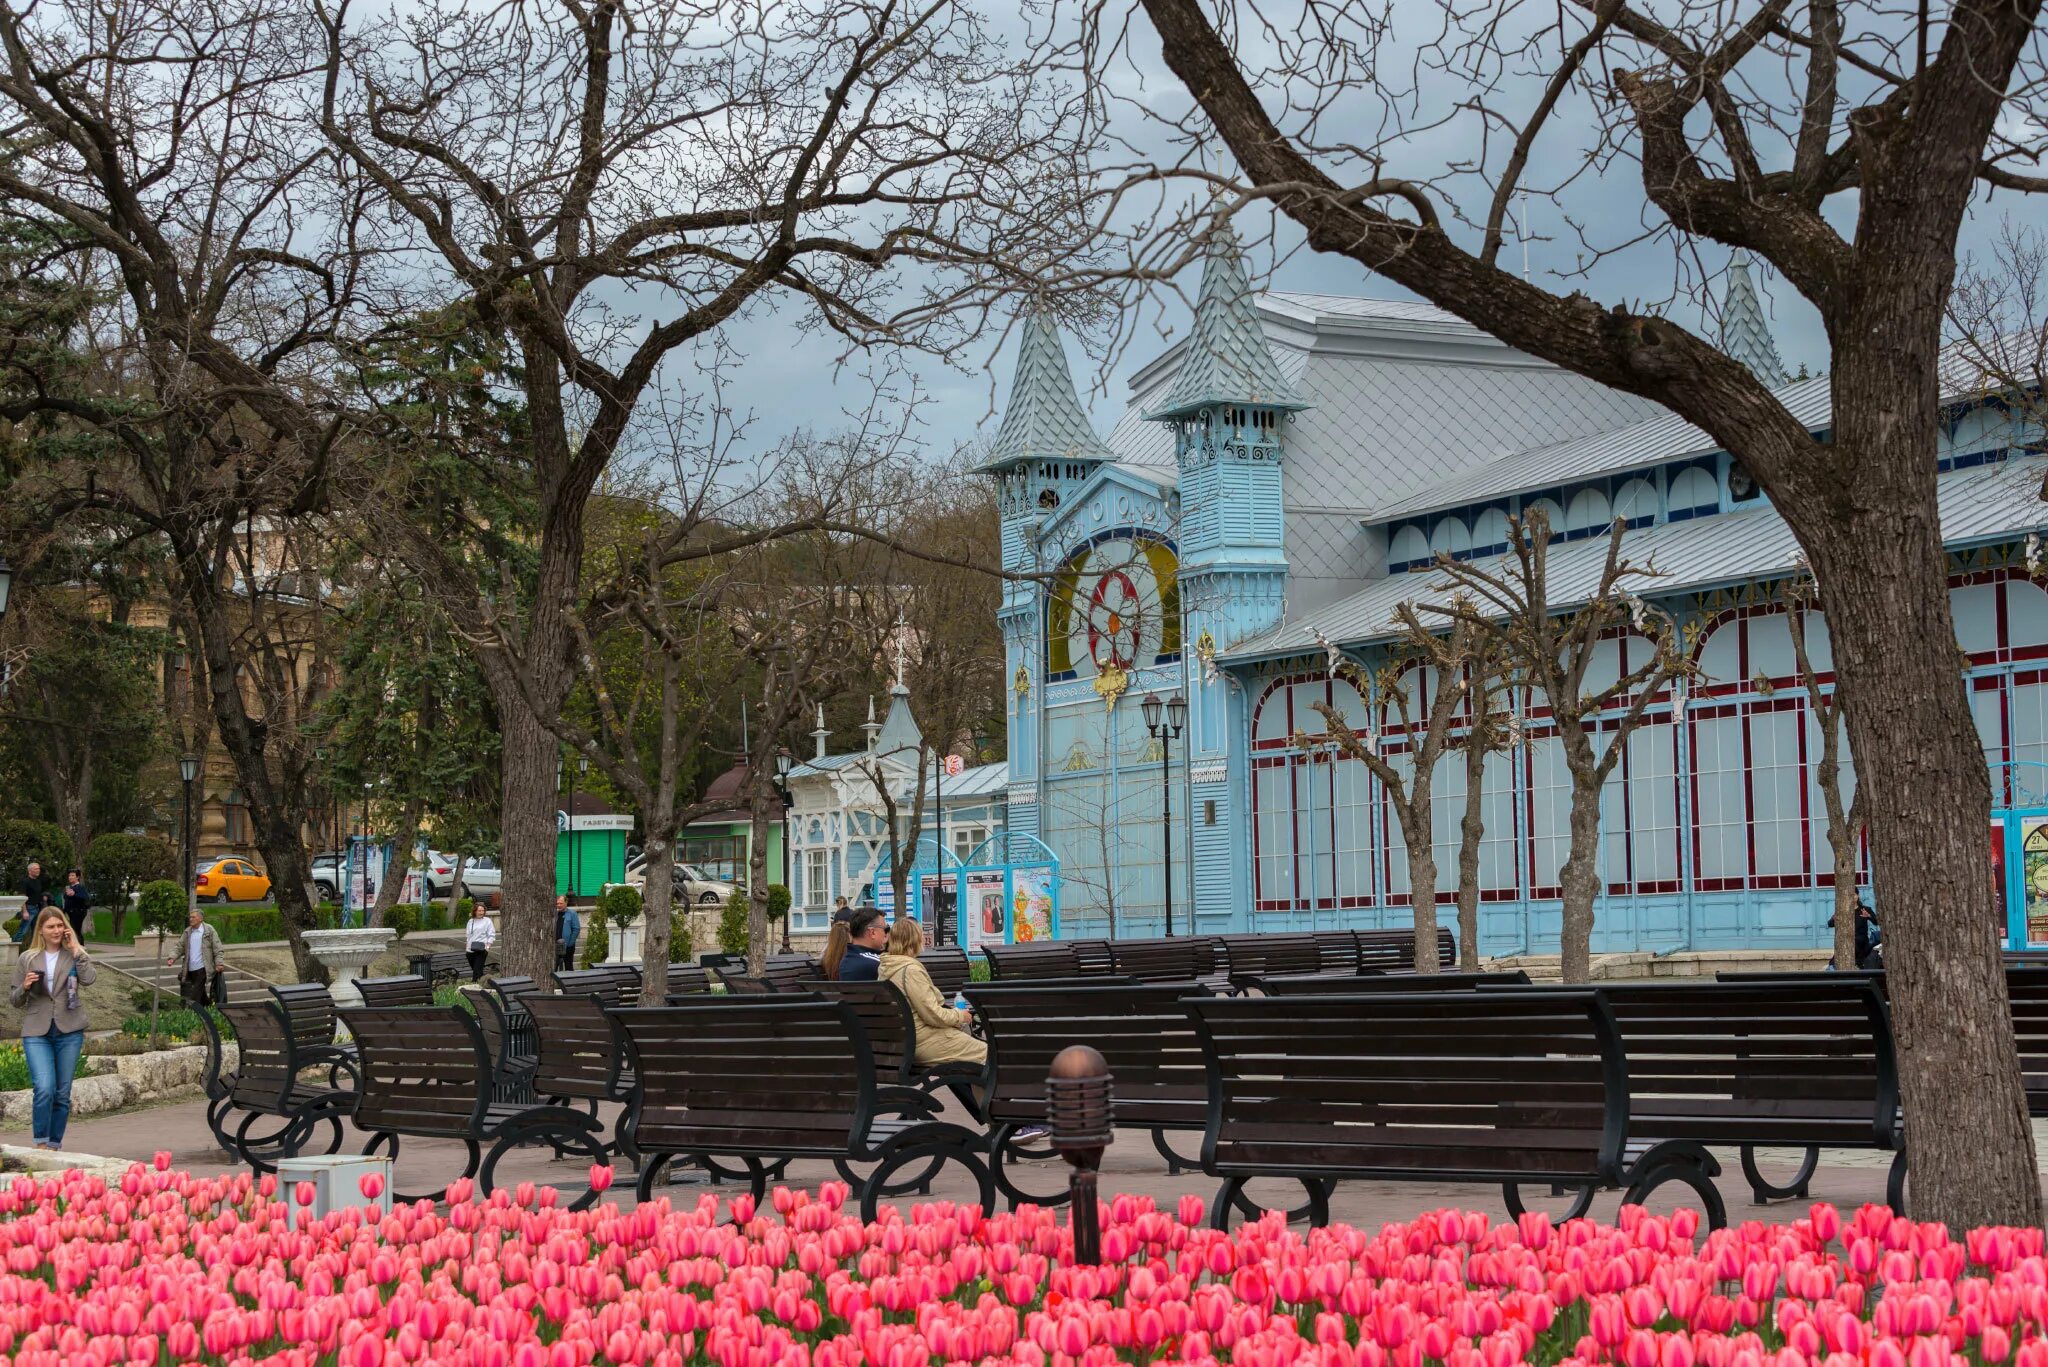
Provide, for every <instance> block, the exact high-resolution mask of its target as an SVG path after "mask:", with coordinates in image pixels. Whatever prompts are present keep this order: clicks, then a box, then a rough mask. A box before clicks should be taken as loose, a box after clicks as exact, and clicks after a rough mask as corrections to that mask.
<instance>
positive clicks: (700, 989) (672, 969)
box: [663, 964, 711, 997]
mask: <svg viewBox="0 0 2048 1367" xmlns="http://www.w3.org/2000/svg"><path fill="white" fill-rule="evenodd" d="M710 990H711V974H710V972H709V971H708V970H707V969H705V968H704V967H703V966H702V965H700V964H670V965H669V966H668V972H667V974H666V975H665V982H664V986H663V996H664V997H701V996H703V995H704V994H705V993H707V992H709V991H710Z"/></svg>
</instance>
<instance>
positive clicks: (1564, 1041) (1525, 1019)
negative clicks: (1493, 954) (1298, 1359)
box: [1182, 991, 1628, 1229]
mask: <svg viewBox="0 0 2048 1367" xmlns="http://www.w3.org/2000/svg"><path fill="white" fill-rule="evenodd" d="M1182 1006H1183V1009H1184V1010H1186V1011H1187V1012H1188V1013H1189V1014H1190V1015H1192V1016H1193V1018H1194V1021H1195V1025H1196V1028H1197V1030H1198V1031H1199V1033H1200V1037H1201V1040H1202V1048H1203V1053H1204V1056H1205V1058H1206V1059H1207V1061H1208V1064H1209V1074H1208V1081H1209V1094H1208V1116H1207V1127H1206V1130H1205V1133H1204V1136H1203V1144H1202V1155H1203V1167H1204V1169H1205V1170H1206V1171H1207V1172H1208V1173H1209V1174H1210V1175H1211V1176H1215V1177H1219V1178H1221V1179H1222V1181H1223V1185H1222V1187H1221V1189H1220V1190H1219V1191H1218V1192H1217V1195H1216V1199H1215V1201H1214V1202H1213V1203H1212V1206H1211V1212H1210V1221H1211V1223H1212V1225H1214V1227H1216V1228H1218V1229H1222V1228H1226V1227H1227V1226H1228V1223H1229V1219H1230V1214H1231V1212H1232V1211H1233V1210H1235V1211H1239V1212H1241V1213H1244V1214H1246V1215H1248V1216H1249V1215H1256V1214H1257V1213H1258V1207H1257V1206H1256V1204H1254V1203H1253V1202H1251V1201H1250V1200H1249V1199H1248V1198H1247V1197H1246V1195H1245V1185H1246V1183H1248V1182H1250V1181H1251V1180H1253V1179H1254V1178H1263V1177H1278V1178H1292V1179H1294V1180H1297V1181H1299V1182H1301V1184H1302V1185H1303V1187H1304V1188H1305V1189H1306V1190H1307V1192H1308V1208H1307V1213H1308V1217H1309V1219H1310V1221H1311V1222H1312V1223H1314V1224H1316V1225H1323V1224H1327V1223H1328V1222H1329V1214H1330V1211H1329V1195H1330V1190H1331V1188H1332V1187H1333V1186H1334V1185H1335V1184H1336V1183H1337V1182H1338V1181H1340V1180H1344V1179H1349V1178H1362V1179H1368V1180H1377V1181H1408V1182H1414V1181H1422V1182H1484V1183H1488V1184H1495V1183H1499V1184H1513V1183H1521V1182H1528V1181H1544V1182H1550V1183H1554V1184H1558V1185H1561V1186H1565V1187H1569V1188H1579V1187H1586V1186H1591V1187H1601V1186H1610V1185H1613V1184H1614V1183H1615V1182H1617V1181H1618V1180H1619V1178H1620V1175H1621V1151H1622V1143H1623V1139H1624V1137H1625V1135H1626V1134H1627V1131H1628V1083H1627V1075H1626V1073H1625V1071H1624V1067H1623V1063H1622V1052H1621V1046H1620V1043H1619V1041H1618V1040H1617V1039H1616V1037H1615V1033H1614V1026H1613V1022H1612V1021H1611V1020H1610V1019H1609V1018H1608V1015H1607V1012H1606V1009H1605V1008H1604V1007H1603V1006H1602V1005H1601V1003H1600V1001H1599V999H1598V998H1597V996H1596V995H1595V994H1594V993H1592V992H1588V991H1578V992H1563V991H1560V992H1536V993H1531V992H1497V993H1476V992H1401V993H1392V994H1384V995H1336V996H1328V995H1324V996H1298V997H1189V998H1185V999H1184V1000H1183V1002H1182Z"/></svg>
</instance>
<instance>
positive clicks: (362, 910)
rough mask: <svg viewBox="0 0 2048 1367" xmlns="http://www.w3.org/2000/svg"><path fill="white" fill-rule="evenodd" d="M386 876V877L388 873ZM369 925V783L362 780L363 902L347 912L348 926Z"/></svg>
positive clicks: (366, 780)
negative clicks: (358, 923) (359, 923)
mask: <svg viewBox="0 0 2048 1367" xmlns="http://www.w3.org/2000/svg"><path fill="white" fill-rule="evenodd" d="M386 876H387V877H388V876H389V874H388V871H387V874H386ZM358 919H360V921H361V924H363V925H368V924H370V781H369V780H368V779H364V780H363V900H362V904H361V905H359V906H357V907H354V908H352V909H351V910H350V912H349V922H348V923H349V924H350V925H355V924H357V922H358Z"/></svg>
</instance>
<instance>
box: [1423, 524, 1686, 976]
mask: <svg viewBox="0 0 2048 1367" xmlns="http://www.w3.org/2000/svg"><path fill="white" fill-rule="evenodd" d="M1626 530H1627V524H1626V523H1625V522H1623V521H1621V520H1620V519H1617V520H1616V521H1615V523H1614V529H1613V531H1612V532H1611V533H1610V534H1609V536H1608V539H1607V554H1606V557H1605V559H1604V560H1603V561H1602V564H1601V568H1600V576H1599V579H1598V581H1597V582H1596V583H1595V584H1594V585H1592V586H1591V587H1590V589H1589V590H1588V591H1587V593H1586V594H1585V597H1584V598H1583V600H1582V601H1579V602H1577V603H1576V604H1575V603H1574V602H1573V601H1570V600H1566V601H1562V602H1560V601H1559V600H1558V598H1557V596H1555V594H1554V591H1553V587H1552V585H1551V582H1550V545H1551V537H1550V520H1549V519H1548V518H1547V517H1546V516H1544V514H1543V512H1542V510H1541V509H1538V510H1536V511H1534V512H1532V513H1530V514H1528V515H1526V516H1524V517H1510V518H1509V519H1508V545H1509V553H1508V557H1507V560H1506V562H1505V563H1504V564H1503V565H1502V566H1501V567H1500V568H1499V569H1485V568H1482V567H1481V566H1479V565H1477V564H1474V563H1472V562H1470V561H1454V560H1451V559H1450V558H1449V557H1447V556H1445V557H1439V559H1438V566H1439V568H1440V569H1441V570H1442V571H1443V573H1444V574H1445V576H1446V577H1447V578H1449V580H1450V581H1451V583H1452V584H1453V585H1454V586H1455V588H1456V596H1455V597H1454V598H1453V600H1452V601H1451V602H1450V603H1449V604H1448V605H1444V606H1437V607H1425V609H1424V610H1425V611H1428V612H1433V613H1437V614H1440V615H1442V616H1444V617H1446V618H1448V619H1449V620H1451V621H1453V622H1462V623H1465V624H1467V625H1469V626H1472V627H1474V628H1477V629H1479V630H1481V631H1485V632H1487V633H1489V634H1490V635H1492V637H1493V638H1494V639H1493V646H1492V648H1493V651H1494V652H1495V653H1496V654H1497V656H1498V657H1499V658H1500V659H1501V660H1503V661H1505V662H1506V663H1507V666H1508V668H1510V669H1511V670H1512V671H1513V673H1514V677H1515V678H1516V679H1517V680H1518V681H1520V682H1521V683H1522V684H1523V685H1524V686H1526V687H1528V688H1530V689H1531V690H1533V691H1534V693H1535V699H1534V701H1535V704H1536V705H1537V706H1540V707H1543V708H1546V709H1547V710H1548V711H1549V719H1550V723H1551V725H1552V726H1553V727H1554V728H1555V730H1556V732H1557V738H1558V743H1559V745H1560V747H1561V748H1562V750H1563V754H1564V761H1565V767H1566V769H1567V770H1569V771H1570V773H1571V779H1572V797H1571V848H1570V850H1569V851H1568V853H1567V854H1566V855H1565V859H1564V864H1563V867H1562V868H1560V869H1559V871H1558V884H1559V889H1560V891H1561V892H1562V893H1563V899H1564V929H1563V939H1562V943H1561V944H1560V946H1559V948H1560V950H1561V956H1560V957H1561V962H1562V972H1563V975H1564V980H1565V981H1566V982H1568V983H1579V982H1585V981H1587V980H1588V979H1589V978H1591V976H1592V938H1593V905H1594V902H1595V900H1596V899H1597V898H1598V897H1599V894H1600V791H1601V789H1602V787H1603V786H1605V784H1606V782H1607V779H1608V777H1609V775H1611V774H1612V773H1613V772H1614V767H1615V765H1616V764H1618V763H1619V762H1620V760H1621V756H1622V753H1623V751H1624V750H1626V749H1627V746H1628V738H1629V735H1630V733H1631V732H1633V731H1634V730H1635V729H1636V728H1637V727H1638V726H1639V725H1641V724H1642V720H1643V714H1644V712H1645V711H1646V710H1647V709H1648V708H1649V706H1650V704H1651V703H1653V702H1655V701H1657V700H1658V699H1659V698H1660V697H1662V696H1664V695H1665V694H1666V692H1667V691H1668V690H1669V689H1670V687H1671V685H1672V684H1673V683H1674V682H1675V681H1677V680H1678V679H1681V678H1684V677H1686V675H1687V674H1689V673H1690V672H1691V669H1692V664H1691V660H1690V657H1689V656H1688V655H1687V653H1686V651H1685V647H1684V643H1683V642H1682V640H1681V639H1680V634H1679V631H1678V628H1677V625H1676V624H1675V623H1674V622H1673V621H1672V620H1671V617H1670V615H1669V614H1667V613H1665V612H1664V611H1663V610H1662V609H1660V608H1656V607H1653V606H1651V605H1650V604H1648V603H1645V602H1644V601H1643V600H1642V599H1641V598H1640V597H1638V596H1637V594H1638V590H1639V589H1640V588H1641V587H1643V586H1644V585H1645V583H1646V581H1648V580H1650V579H1653V578H1654V577H1655V575H1656V571H1655V570H1654V569H1651V568H1649V567H1648V566H1643V565H1637V564H1635V563H1633V562H1631V561H1630V560H1628V559H1627V558H1625V557H1624V556H1623V555H1622V553H1621V545H1622V536H1623V534H1624V532H1625V531H1626ZM1572 596H1573V598H1577V597H1578V595H1577V594H1576V593H1573V595H1572ZM1631 632H1632V633H1633V634H1632V635H1631V634H1630V633H1631ZM1624 636H1627V638H1628V639H1629V640H1631V641H1633V640H1637V639H1640V640H1642V641H1643V642H1644V643H1645V644H1646V645H1647V646H1648V647H1649V650H1648V653H1647V656H1646V658H1645V659H1644V660H1643V661H1642V662H1641V663H1640V664H1630V663H1629V662H1627V661H1624V662H1623V666H1622V667H1618V668H1617V669H1616V670H1615V677H1614V679H1613V680H1612V681H1611V682H1608V683H1606V684H1605V685H1601V686H1592V685H1590V684H1589V676H1590V675H1591V674H1592V672H1593V667H1594V664H1595V661H1596V659H1597V658H1598V656H1599V654H1600V650H1601V647H1602V644H1603V643H1607V642H1610V641H1612V640H1614V639H1615V638H1618V637H1624ZM1617 709H1619V710H1618V711H1617ZM1610 714H1612V715H1610ZM1602 735H1605V736H1606V739H1607V743H1606V745H1605V746H1602V745H1601V744H1600V743H1599V740H1598V737H1599V736H1602Z"/></svg>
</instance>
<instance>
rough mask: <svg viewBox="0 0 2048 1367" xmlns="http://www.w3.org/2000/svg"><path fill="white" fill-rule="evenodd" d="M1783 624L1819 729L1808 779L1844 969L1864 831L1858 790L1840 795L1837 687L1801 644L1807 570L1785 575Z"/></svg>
mask: <svg viewBox="0 0 2048 1367" xmlns="http://www.w3.org/2000/svg"><path fill="white" fill-rule="evenodd" d="M1783 598H1784V601H1785V626H1786V628H1787V629H1788V630H1789V631H1790V632H1791V635H1792V659H1793V663H1794V666H1795V667H1796V668H1797V669H1798V671H1799V682H1800V684H1801V686H1803V687H1804V688H1805V689H1806V707H1807V710H1808V711H1809V712H1811V713H1812V714H1813V724H1814V727H1815V728H1816V729H1817V730H1818V731H1819V732H1820V759H1819V761H1818V762H1816V763H1815V765H1814V769H1813V780H1814V784H1815V786H1816V787H1818V788H1819V789H1820V800H1821V807H1822V810H1823V811H1825V812H1826V814H1827V821H1828V852H1829V854H1830V856H1831V862H1832V863H1833V865H1834V870H1835V913H1834V917H1833V922H1834V927H1835V967H1836V968H1839V969H1843V970H1848V969H1852V968H1855V967H1856V966H1857V964H1856V912H1857V909H1858V907H1859V905H1860V902H1861V899H1860V898H1859V897H1858V895H1857V891H1856V866H1857V864H1858V863H1859V862H1860V860H1859V857H1858V855H1859V851H1858V849H1857V844H1858V842H1859V841H1860V840H1861V838H1862V835H1863V792H1862V786H1861V785H1860V784H1859V785H1858V786H1857V792H1856V796H1855V797H1854V798H1853V799H1850V800H1848V801H1844V800H1843V797H1842V760H1843V755H1842V702H1843V699H1842V687H1841V684H1840V683H1839V682H1837V683H1836V684H1835V686H1834V687H1833V688H1827V687H1824V686H1823V685H1822V684H1821V679H1820V673H1819V671H1818V670H1816V669H1815V668H1814V667H1813V655H1812V653H1811V652H1810V651H1809V650H1808V648H1807V644H1806V614H1807V613H1808V612H1809V611H1810V610H1811V609H1812V607H1813V604H1814V602H1815V601H1816V600H1817V599H1818V598H1819V592H1818V590H1817V589H1816V588H1815V586H1814V582H1813V578H1812V576H1810V575H1806V576H1802V577H1800V578H1797V579H1794V580H1791V581H1789V582H1788V583H1787V584H1786V585H1785V588H1784V592H1783Z"/></svg>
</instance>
